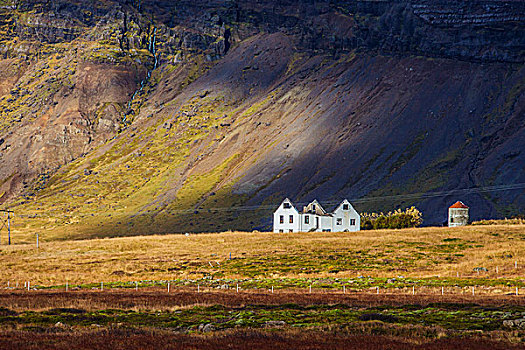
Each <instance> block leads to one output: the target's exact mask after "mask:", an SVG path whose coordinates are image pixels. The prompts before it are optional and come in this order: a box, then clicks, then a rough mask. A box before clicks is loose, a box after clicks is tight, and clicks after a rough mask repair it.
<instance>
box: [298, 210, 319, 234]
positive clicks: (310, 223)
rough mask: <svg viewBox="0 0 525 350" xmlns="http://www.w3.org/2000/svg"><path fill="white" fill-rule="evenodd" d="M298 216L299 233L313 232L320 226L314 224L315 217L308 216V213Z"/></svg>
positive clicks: (312, 215)
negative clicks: (299, 223) (299, 219)
mask: <svg viewBox="0 0 525 350" xmlns="http://www.w3.org/2000/svg"><path fill="white" fill-rule="evenodd" d="M300 215H301V232H309V231H311V230H314V229H315V228H316V227H317V226H319V225H320V223H319V224H316V217H317V215H314V214H308V213H305V214H300ZM317 220H318V219H317Z"/></svg>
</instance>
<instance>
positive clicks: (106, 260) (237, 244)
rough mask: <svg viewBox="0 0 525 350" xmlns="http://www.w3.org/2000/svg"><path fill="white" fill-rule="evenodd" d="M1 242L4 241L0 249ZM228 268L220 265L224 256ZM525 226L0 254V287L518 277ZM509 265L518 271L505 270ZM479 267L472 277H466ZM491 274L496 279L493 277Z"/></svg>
mask: <svg viewBox="0 0 525 350" xmlns="http://www.w3.org/2000/svg"><path fill="white" fill-rule="evenodd" d="M4 242H5V241H4ZM230 253H231V256H232V260H229V256H230ZM524 253H525V225H498V226H467V227H460V228H436V227H429V228H416V229H402V230H377V231H360V232H356V233H286V234H274V233H243V232H225V233H214V234H195V235H189V236H185V235H155V236H137V237H126V238H111V239H92V240H79V241H54V242H41V243H40V247H39V248H38V249H37V248H36V245H35V244H19V245H11V246H6V245H2V246H1V250H0V254H1V258H0V268H1V269H2V274H1V275H0V285H6V284H7V282H8V281H9V282H10V283H12V285H13V283H15V281H16V282H20V283H23V282H24V281H31V285H36V284H38V285H44V286H52V285H62V284H64V283H65V282H66V281H68V283H70V284H83V283H84V284H85V283H97V282H100V281H104V282H117V281H120V282H126V281H140V280H170V279H197V278H202V277H205V276H215V277H217V276H218V277H222V278H302V277H306V278H325V277H329V278H349V277H356V276H358V275H365V276H373V277H395V276H398V275H403V276H405V277H414V278H415V277H417V278H425V277H440V278H445V277H456V276H457V274H458V273H459V274H460V276H461V277H478V278H479V277H481V278H483V277H487V278H492V279H494V278H500V277H505V278H513V279H520V278H523V276H524V274H525V269H524V265H525V258H524V256H523V255H524ZM516 261H517V266H518V268H515V265H514V264H515V262H516ZM476 267H482V268H484V269H487V270H488V271H485V270H482V271H481V272H480V273H479V274H478V273H477V271H474V270H473V269H474V268H476ZM496 267H497V268H498V273H496Z"/></svg>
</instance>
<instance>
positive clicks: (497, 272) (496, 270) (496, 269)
mask: <svg viewBox="0 0 525 350" xmlns="http://www.w3.org/2000/svg"><path fill="white" fill-rule="evenodd" d="M498 270H499V269H498V267H497V266H496V275H497V274H498Z"/></svg>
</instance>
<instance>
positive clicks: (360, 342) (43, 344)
mask: <svg viewBox="0 0 525 350" xmlns="http://www.w3.org/2000/svg"><path fill="white" fill-rule="evenodd" d="M0 348H2V349H4V350H10V349H21V348H24V349H42V348H46V349H68V350H69V349H99V350H104V349H108V350H119V349H130V348H133V349H261V350H264V349H286V348H288V349H308V350H310V349H311V350H313V349H368V350H379V349H391V350H398V349H429V350H430V349H435V350H437V349H439V350H446V349H476V350H484V349H487V350H488V349H491V350H498V349H502V350H503V349H505V350H507V349H508V350H511V349H522V348H523V347H522V346H520V345H509V344H507V343H500V342H493V341H490V340H483V339H468V338H443V339H439V340H437V341H431V342H428V343H422V344H415V343H410V342H407V341H406V340H400V339H397V338H393V337H385V336H369V335H360V336H355V335H351V334H345V333H338V332H330V333H326V332H318V331H299V330H291V331H286V332H279V333H275V332H269V331H259V330H231V331H226V332H217V333H213V334H210V335H195V334H191V335H190V334H176V333H172V332H164V331H142V330H140V331H139V330H132V329H110V330H104V331H95V332H80V333H78V332H77V333H69V332H59V333H37V332H23V331H9V332H2V333H0Z"/></svg>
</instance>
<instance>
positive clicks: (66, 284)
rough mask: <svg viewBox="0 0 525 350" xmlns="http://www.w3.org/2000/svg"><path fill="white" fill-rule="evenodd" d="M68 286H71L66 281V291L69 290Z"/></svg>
mask: <svg viewBox="0 0 525 350" xmlns="http://www.w3.org/2000/svg"><path fill="white" fill-rule="evenodd" d="M68 287H69V286H68V283H67V281H66V292H67V290H68Z"/></svg>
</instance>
